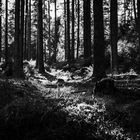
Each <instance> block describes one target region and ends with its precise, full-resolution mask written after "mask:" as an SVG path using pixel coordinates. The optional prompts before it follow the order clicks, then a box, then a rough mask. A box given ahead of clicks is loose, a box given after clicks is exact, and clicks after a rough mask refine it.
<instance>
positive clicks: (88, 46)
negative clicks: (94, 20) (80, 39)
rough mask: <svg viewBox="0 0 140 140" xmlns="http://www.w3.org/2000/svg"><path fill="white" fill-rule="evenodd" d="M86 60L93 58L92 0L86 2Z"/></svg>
mask: <svg viewBox="0 0 140 140" xmlns="http://www.w3.org/2000/svg"><path fill="white" fill-rule="evenodd" d="M83 9H84V58H85V59H87V58H89V57H90V56H91V16H90V0H84V8H83Z"/></svg>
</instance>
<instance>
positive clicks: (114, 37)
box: [110, 0, 118, 74]
mask: <svg viewBox="0 0 140 140" xmlns="http://www.w3.org/2000/svg"><path fill="white" fill-rule="evenodd" d="M110 5H111V8H110V40H111V71H112V74H115V73H117V71H118V70H117V57H118V50H117V49H118V48H117V43H118V3H117V0H111V4H110Z"/></svg>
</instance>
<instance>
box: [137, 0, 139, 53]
mask: <svg viewBox="0 0 140 140" xmlns="http://www.w3.org/2000/svg"><path fill="white" fill-rule="evenodd" d="M137 11H138V12H137V13H138V15H137V16H138V17H137V32H138V34H139V52H140V0H137Z"/></svg>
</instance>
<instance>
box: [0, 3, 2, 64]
mask: <svg viewBox="0 0 140 140" xmlns="http://www.w3.org/2000/svg"><path fill="white" fill-rule="evenodd" d="M0 13H1V14H0V62H1V57H2V55H1V53H2V43H1V42H2V26H1V24H2V0H0Z"/></svg>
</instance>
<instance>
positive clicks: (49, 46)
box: [48, 0, 51, 58]
mask: <svg viewBox="0 0 140 140" xmlns="http://www.w3.org/2000/svg"><path fill="white" fill-rule="evenodd" d="M48 18H49V24H48V26H49V38H48V48H49V58H50V57H51V45H50V38H51V21H50V0H48Z"/></svg>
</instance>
